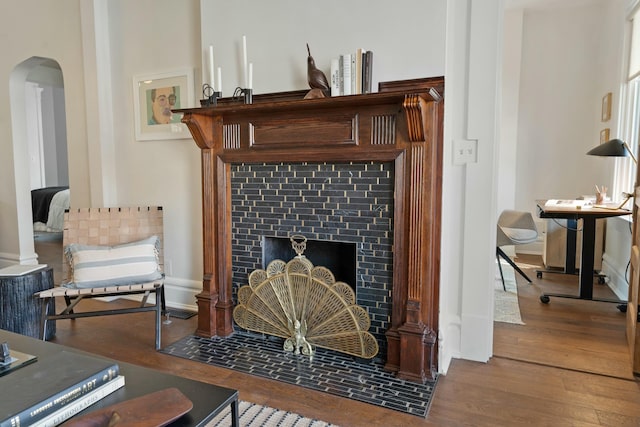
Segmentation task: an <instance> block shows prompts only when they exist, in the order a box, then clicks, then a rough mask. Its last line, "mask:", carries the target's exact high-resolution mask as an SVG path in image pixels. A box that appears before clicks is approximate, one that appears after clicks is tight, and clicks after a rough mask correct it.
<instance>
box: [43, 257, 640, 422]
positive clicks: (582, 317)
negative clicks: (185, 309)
mask: <svg viewBox="0 0 640 427" xmlns="http://www.w3.org/2000/svg"><path fill="white" fill-rule="evenodd" d="M36 249H37V250H38V253H39V254H40V261H41V262H47V263H49V261H47V260H46V256H43V255H44V249H38V247H37V248H36ZM41 250H42V251H43V252H41ZM55 257H60V255H59V252H58V253H57V255H55V256H54V257H53V258H52V261H51V262H55ZM58 259H59V258H58ZM526 262H527V263H531V264H532V265H533V264H535V263H536V262H539V261H536V259H535V258H534V259H527V260H526ZM529 271H533V270H529ZM530 277H535V273H533V274H532V276H530ZM563 280H568V278H566V277H562V278H553V277H551V275H550V276H549V277H547V276H545V277H544V278H543V280H542V281H540V282H539V283H538V280H534V282H536V284H535V285H533V286H532V285H526V284H525V282H524V280H521V279H520V278H519V279H518V287H519V292H520V298H519V299H520V305H521V311H522V316H523V320H524V321H525V323H526V325H524V326H519V325H508V324H501V323H496V328H495V338H494V350H495V354H496V356H494V357H493V358H492V359H491V360H490V361H489V362H488V363H478V362H471V361H466V360H454V361H453V362H452V364H451V366H450V368H449V372H448V373H447V375H446V376H441V377H440V379H439V383H438V386H437V388H436V392H435V397H434V401H433V403H432V406H431V411H430V413H429V416H428V417H427V419H421V418H418V417H415V416H411V415H405V414H401V413H398V412H395V411H391V410H385V409H381V408H379V407H375V406H372V405H369V404H365V403H359V402H355V401H352V400H348V399H344V398H339V397H335V396H332V395H328V394H325V393H320V392H315V391H312V390H307V389H304V388H301V387H296V386H291V385H287V384H283V383H280V382H277V381H273V380H268V379H263V378H258V377H254V376H251V375H246V374H241V373H238V372H234V371H229V370H226V369H221V368H216V367H213V366H208V365H204V364H202V363H198V362H192V361H189V360H184V359H180V358H176V357H172V356H168V355H165V354H162V353H158V352H156V351H154V350H153V339H154V338H153V336H154V334H153V315H152V314H151V313H136V314H128V315H121V316H111V317H99V318H86V319H77V320H75V321H68V320H66V321H58V322H57V328H58V333H57V336H56V338H55V340H54V342H57V343H61V344H65V345H69V346H71V347H75V348H79V349H82V350H86V351H90V352H93V353H96V354H101V355H104V356H107V357H111V358H114V359H118V360H123V361H127V362H131V363H136V364H139V365H144V366H148V367H152V368H155V369H159V370H163V371H168V372H171V373H173V374H176V375H180V376H184V377H187V378H192V379H197V380H200V381H205V382H209V383H213V384H218V385H221V386H225V387H231V388H234V389H237V390H239V391H240V398H241V399H243V400H249V401H252V402H256V403H260V404H263V405H268V406H273V407H276V408H279V409H284V410H289V411H294V412H298V413H300V414H303V415H305V416H307V417H311V418H317V419H321V420H324V421H327V422H331V423H334V424H337V425H340V426H446V427H450V426H451V427H455V426H519V425H528V426H616V427H619V426H640V387H639V385H638V382H637V381H636V380H634V379H633V378H632V377H630V375H629V371H627V370H625V365H626V363H627V362H628V360H625V354H626V347H625V345H624V317H623V316H621V315H619V314H617V313H615V311H614V310H615V305H612V304H606V303H591V302H585V301H575V300H561V299H553V298H552V300H551V303H550V304H549V305H547V306H545V305H543V304H541V303H540V302H539V300H538V296H539V293H540V288H536V286H538V287H544V288H545V289H547V288H546V287H547V286H549V287H552V286H565V287H567V286H570V285H567V284H564V285H563V284H562V283H561V282H562V281H563ZM576 280H577V279H576ZM574 286H575V285H574ZM596 286H598V285H596ZM602 290H603V289H599V290H598V291H599V292H600V291H602ZM91 304H97V305H102V304H104V305H111V306H113V305H127V304H131V302H129V301H123V300H118V301H113V302H111V303H103V302H97V301H96V302H91ZM612 309H614V310H612ZM196 322H197V318H196V317H193V318H191V319H187V320H181V319H172V322H171V324H169V325H164V326H163V339H162V342H163V345H167V344H169V343H171V342H173V341H176V340H178V339H179V338H181V337H183V336H185V335H187V334H190V333H192V332H193V331H194V330H195V327H196ZM626 357H628V356H626ZM590 372H599V373H598V374H594V373H590Z"/></svg>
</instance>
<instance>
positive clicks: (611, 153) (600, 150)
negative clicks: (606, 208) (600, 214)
mask: <svg viewBox="0 0 640 427" xmlns="http://www.w3.org/2000/svg"><path fill="white" fill-rule="evenodd" d="M587 154H588V155H590V156H607V157H629V156H631V158H632V159H633V163H635V164H636V167H637V166H638V160H637V159H636V156H634V155H633V153H632V152H631V147H629V145H628V144H627V143H626V142H624V141H622V140H621V139H617V138H616V139H612V140H610V141H607V142H605V143H603V144H600V145H598V146H597V147H596V148H592V149H591V150H589V151H587ZM622 194H623V195H624V196H625V199H624V201H623V202H622V203H621V204H620V205H619V206H617V207H616V208H615V209H621V208H622V207H623V206H624V205H625V204H626V203H627V201H629V199H630V198H632V197H633V194H630V193H622Z"/></svg>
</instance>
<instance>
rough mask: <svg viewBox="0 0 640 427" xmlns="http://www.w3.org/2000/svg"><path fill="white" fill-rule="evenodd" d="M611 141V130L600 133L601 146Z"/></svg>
mask: <svg viewBox="0 0 640 427" xmlns="http://www.w3.org/2000/svg"><path fill="white" fill-rule="evenodd" d="M608 140H609V128H604V129H602V130H601V131H600V144H604V143H605V142H607V141H608Z"/></svg>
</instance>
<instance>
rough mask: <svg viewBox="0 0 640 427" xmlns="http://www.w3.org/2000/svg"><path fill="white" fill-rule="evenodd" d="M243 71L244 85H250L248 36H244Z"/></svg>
mask: <svg viewBox="0 0 640 427" xmlns="http://www.w3.org/2000/svg"><path fill="white" fill-rule="evenodd" d="M242 73H243V77H244V87H248V81H247V36H244V35H243V36H242Z"/></svg>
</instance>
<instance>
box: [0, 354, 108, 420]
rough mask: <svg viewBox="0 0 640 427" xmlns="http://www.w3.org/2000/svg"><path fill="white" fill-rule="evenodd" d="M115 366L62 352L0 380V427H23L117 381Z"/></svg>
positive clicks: (103, 361) (80, 355) (102, 360)
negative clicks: (1, 394)
mask: <svg viewBox="0 0 640 427" xmlns="http://www.w3.org/2000/svg"><path fill="white" fill-rule="evenodd" d="M118 375H119V367H118V364H117V363H115V362H112V361H108V360H105V359H100V358H97V357H91V356H85V355H83V354H79V353H73V352H67V351H61V352H59V353H55V354H53V355H51V356H49V357H44V358H41V359H40V358H39V359H38V360H37V361H36V362H35V363H32V364H30V365H27V366H24V367H22V368H20V369H18V370H16V371H14V372H11V373H9V374H7V375H4V376H2V377H0V389H2V390H5V391H10V392H8V393H7V392H5V393H3V396H2V399H0V427H25V426H31V425H34V424H35V423H36V422H38V421H40V420H42V419H44V418H45V417H47V416H49V415H51V414H53V413H54V412H56V411H58V410H60V409H63V408H65V407H66V406H68V405H69V404H71V403H73V402H74V401H76V400H78V399H80V398H82V397H83V396H85V395H87V394H89V393H91V392H92V391H94V390H96V389H98V388H99V387H100V386H102V385H104V384H107V383H109V382H111V381H113V380H114V379H115V378H117V377H118Z"/></svg>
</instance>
